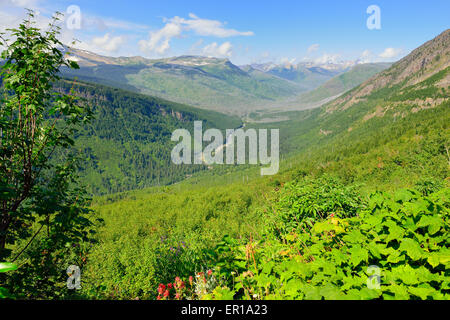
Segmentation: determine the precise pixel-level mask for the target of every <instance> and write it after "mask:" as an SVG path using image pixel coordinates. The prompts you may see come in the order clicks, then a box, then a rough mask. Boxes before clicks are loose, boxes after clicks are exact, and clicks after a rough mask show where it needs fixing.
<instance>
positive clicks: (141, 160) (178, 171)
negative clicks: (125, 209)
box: [57, 80, 242, 194]
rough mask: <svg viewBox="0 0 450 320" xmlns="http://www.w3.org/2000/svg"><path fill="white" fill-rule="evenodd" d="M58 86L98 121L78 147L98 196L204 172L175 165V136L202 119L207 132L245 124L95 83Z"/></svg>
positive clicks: (89, 184) (86, 176)
mask: <svg viewBox="0 0 450 320" xmlns="http://www.w3.org/2000/svg"><path fill="white" fill-rule="evenodd" d="M57 87H58V90H63V91H66V92H67V91H69V90H70V89H71V88H72V87H73V89H74V91H75V94H76V95H77V96H79V97H80V98H81V99H83V100H82V101H84V103H87V104H89V105H90V106H91V108H92V110H93V112H94V115H95V119H94V120H93V121H92V122H91V124H90V125H89V126H87V127H86V128H83V129H82V130H81V131H80V132H79V134H78V135H77V136H76V139H75V141H76V144H75V147H76V148H77V149H78V150H79V152H80V153H81V154H83V156H84V157H85V159H86V161H83V162H84V169H83V171H82V173H81V174H82V176H83V180H82V181H83V182H84V183H86V184H87V188H88V190H89V191H90V192H93V193H95V194H98V193H111V192H119V191H125V190H130V189H137V188H143V187H148V186H152V185H163V184H167V183H172V182H175V181H178V180H180V179H184V178H185V177H186V175H189V174H192V173H193V172H196V171H198V170H204V169H206V167H205V166H200V165H197V166H194V165H192V166H176V165H174V164H173V163H172V161H171V159H170V154H171V150H172V148H173V146H174V145H175V143H174V142H171V140H170V139H171V135H172V132H173V131H174V130H175V129H182V128H186V129H188V130H190V131H191V132H192V128H193V121H195V120H203V126H204V127H205V128H208V127H213V128H219V129H231V128H237V127H239V126H241V124H242V123H241V121H240V119H239V118H236V117H231V116H227V115H224V114H220V113H217V112H214V111H208V110H200V109H196V108H193V107H190V106H185V105H181V104H177V103H174V102H169V101H166V100H163V99H160V98H153V97H149V96H145V95H140V94H135V93H132V92H128V91H124V90H120V89H113V88H109V87H105V86H101V85H97V84H91V83H76V84H75V85H74V83H73V81H70V80H65V81H61V82H60V83H58V84H57Z"/></svg>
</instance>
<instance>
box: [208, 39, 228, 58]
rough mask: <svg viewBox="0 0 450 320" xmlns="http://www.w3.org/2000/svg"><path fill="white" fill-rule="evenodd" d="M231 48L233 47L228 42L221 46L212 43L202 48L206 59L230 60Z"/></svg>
mask: <svg viewBox="0 0 450 320" xmlns="http://www.w3.org/2000/svg"><path fill="white" fill-rule="evenodd" d="M232 48H233V46H232V45H231V43H230V42H224V43H222V44H221V45H218V44H217V42H213V43H211V44H209V45H207V46H206V47H204V48H203V54H204V55H206V56H208V57H218V58H226V57H228V58H230V57H231V55H232V54H233V51H232Z"/></svg>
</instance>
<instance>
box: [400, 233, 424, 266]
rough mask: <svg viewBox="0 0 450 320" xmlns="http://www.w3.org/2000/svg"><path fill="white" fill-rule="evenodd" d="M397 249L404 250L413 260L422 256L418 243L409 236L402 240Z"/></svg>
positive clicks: (422, 252)
mask: <svg viewBox="0 0 450 320" xmlns="http://www.w3.org/2000/svg"><path fill="white" fill-rule="evenodd" d="M399 250H400V251H406V253H407V255H408V256H409V257H410V258H411V259H413V260H415V261H417V260H420V259H422V258H423V257H424V251H423V250H422V248H421V247H420V245H419V244H418V243H417V241H415V240H413V239H410V238H405V239H403V240H402V242H401V244H400V247H399Z"/></svg>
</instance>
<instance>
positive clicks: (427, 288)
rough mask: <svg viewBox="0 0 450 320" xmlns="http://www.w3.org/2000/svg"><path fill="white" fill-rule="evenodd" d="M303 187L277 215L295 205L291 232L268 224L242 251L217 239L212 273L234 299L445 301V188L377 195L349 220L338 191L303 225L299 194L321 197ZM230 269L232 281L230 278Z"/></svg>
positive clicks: (449, 197) (449, 261)
mask: <svg viewBox="0 0 450 320" xmlns="http://www.w3.org/2000/svg"><path fill="white" fill-rule="evenodd" d="M306 183H307V182H306ZM304 184H305V182H304V181H302V182H300V183H297V184H296V185H295V188H296V189H297V191H300V193H299V194H298V197H297V198H296V199H295V200H293V199H292V198H291V199H290V202H291V203H292V206H290V207H289V212H286V211H283V210H280V211H279V214H280V215H282V216H285V215H286V214H287V215H291V212H290V211H291V210H293V209H294V208H295V212H296V213H297V214H298V219H296V221H298V224H296V226H295V227H294V228H292V226H291V225H290V222H291V221H292V220H287V221H284V220H279V219H275V221H274V222H273V230H274V231H275V232H269V233H268V234H266V237H265V240H264V241H258V242H256V243H251V246H249V244H246V245H239V243H238V242H233V241H229V240H228V241H227V239H225V241H224V242H222V243H221V244H219V246H218V247H217V248H216V249H215V250H214V253H215V255H216V259H217V263H216V270H217V274H216V276H217V277H220V278H223V279H227V280H228V281H226V282H225V284H226V285H227V286H228V289H227V291H231V292H233V294H234V297H235V298H239V297H241V298H246V299H314V300H316V299H322V298H323V299H356V300H359V299H374V298H384V299H428V298H431V299H448V298H449V293H450V286H449V284H450V281H449V280H450V278H449V277H450V274H449V270H450V268H449V267H450V251H449V249H448V245H449V239H448V232H449V228H450V222H449V215H450V210H449V209H450V202H449V201H450V193H449V192H448V191H449V190H448V189H444V190H442V191H440V192H437V193H432V194H430V195H426V196H424V195H423V194H421V193H419V192H417V191H414V190H406V189H401V190H399V191H398V192H397V193H396V194H395V195H393V196H391V195H389V194H385V193H382V192H377V193H374V194H372V195H371V196H370V197H369V198H368V200H367V201H361V202H360V205H361V206H362V208H360V209H359V210H358V214H357V215H356V216H354V217H350V216H353V215H354V214H352V212H351V211H352V210H341V209H342V204H343V202H344V203H345V202H350V203H352V202H353V201H354V200H353V197H349V196H345V195H344V194H342V195H340V196H341V197H338V198H335V199H334V201H332V202H331V203H330V202H328V201H326V202H328V208H327V209H328V210H326V211H324V212H323V216H322V217H321V218H317V219H315V220H314V222H311V221H309V220H307V218H308V214H307V213H308V208H309V205H308V204H307V203H305V202H304V199H303V197H304V196H305V195H306V196H309V197H316V198H315V200H316V201H318V202H320V201H322V200H321V197H320V195H318V194H317V192H316V191H310V192H308V193H307V194H305V193H304V192H305V191H304V188H305V186H304ZM327 187H328V188H330V187H340V186H339V185H334V184H333V183H331V184H329V185H327ZM287 188H288V190H290V189H291V188H292V187H291V186H289V187H287ZM287 192H288V193H289V192H290V191H287ZM283 193H284V190H282V191H281V192H280V196H281V199H280V200H279V201H280V205H281V206H282V207H283V206H284V201H285V200H284V199H283V196H284V195H283ZM325 195H326V196H327V197H328V193H325ZM330 204H333V205H334V206H335V208H336V209H337V210H333V208H332V207H331V206H330ZM322 208H323V207H322ZM341 217H342V218H341ZM286 222H287V223H286ZM287 230H288V231H287ZM249 256H250V258H249ZM374 270H378V271H379V273H377V275H378V276H379V277H380V278H379V279H376V280H375V281H374V284H377V283H379V284H380V287H379V289H374V288H370V287H369V285H367V283H368V280H369V282H370V281H371V280H370V279H369V278H368V277H370V276H371V275H373V274H372V273H371V272H373V271H374ZM231 271H234V272H235V274H236V275H237V276H236V277H233V278H231V277H230V272H231ZM222 286H223V284H222ZM223 291H224V289H223V288H221V289H220V291H219V292H223ZM212 297H214V291H213V294H212ZM219 297H220V296H219Z"/></svg>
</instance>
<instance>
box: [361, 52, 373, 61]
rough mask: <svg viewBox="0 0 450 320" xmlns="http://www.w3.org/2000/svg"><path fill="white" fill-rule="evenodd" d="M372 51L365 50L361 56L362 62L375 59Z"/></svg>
mask: <svg viewBox="0 0 450 320" xmlns="http://www.w3.org/2000/svg"><path fill="white" fill-rule="evenodd" d="M372 56H373V55H372V52H371V51H370V50H364V51H363V52H362V53H361V56H360V57H359V61H360V62H361V63H370V62H372V61H373V58H372Z"/></svg>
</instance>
